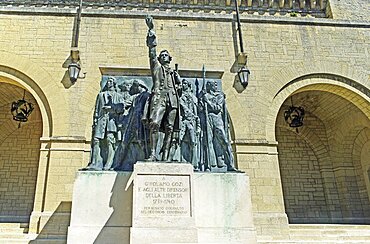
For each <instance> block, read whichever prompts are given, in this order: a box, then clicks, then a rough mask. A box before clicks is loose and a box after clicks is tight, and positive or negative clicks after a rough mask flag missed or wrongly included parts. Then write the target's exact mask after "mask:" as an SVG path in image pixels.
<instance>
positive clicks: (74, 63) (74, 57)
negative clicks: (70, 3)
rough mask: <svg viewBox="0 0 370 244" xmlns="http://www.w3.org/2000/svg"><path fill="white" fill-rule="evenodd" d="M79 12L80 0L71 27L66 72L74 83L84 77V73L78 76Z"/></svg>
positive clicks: (80, 11) (79, 68) (80, 8)
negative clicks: (71, 34)
mask: <svg viewBox="0 0 370 244" xmlns="http://www.w3.org/2000/svg"><path fill="white" fill-rule="evenodd" d="M81 14H82V0H80V4H79V6H78V8H77V14H76V19H75V25H74V28H73V31H74V33H73V37H72V45H71V55H70V57H71V62H70V64H69V65H68V74H69V79H70V81H71V82H72V83H75V82H76V81H77V79H84V78H85V77H86V73H84V74H83V76H80V71H81V64H80V51H79V50H78V39H79V35H80V23H81Z"/></svg>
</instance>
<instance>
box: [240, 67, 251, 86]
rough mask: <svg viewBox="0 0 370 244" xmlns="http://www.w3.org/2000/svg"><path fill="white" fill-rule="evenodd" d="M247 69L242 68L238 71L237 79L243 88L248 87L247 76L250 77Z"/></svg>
mask: <svg viewBox="0 0 370 244" xmlns="http://www.w3.org/2000/svg"><path fill="white" fill-rule="evenodd" d="M250 73H251V72H250V71H249V69H247V68H246V67H245V66H243V67H242V68H241V69H240V70H239V71H238V78H239V81H240V83H241V84H242V86H243V87H244V88H246V87H247V86H248V82H249V75H250Z"/></svg>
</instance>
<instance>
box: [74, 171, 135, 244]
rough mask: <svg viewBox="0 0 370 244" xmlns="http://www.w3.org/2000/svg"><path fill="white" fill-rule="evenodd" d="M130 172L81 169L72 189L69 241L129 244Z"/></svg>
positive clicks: (130, 210) (130, 213) (130, 209)
mask: <svg viewBox="0 0 370 244" xmlns="http://www.w3.org/2000/svg"><path fill="white" fill-rule="evenodd" d="M130 176H131V173H126V172H114V171H80V172H77V177H76V180H75V183H74V188H73V199H72V213H71V223H70V226H69V227H68V237H67V243H71V244H81V243H84V244H88V243H112V244H113V243H130V227H131V223H132V219H131V216H132V187H130V188H128V189H127V191H125V187H126V185H127V182H128V180H129V178H130Z"/></svg>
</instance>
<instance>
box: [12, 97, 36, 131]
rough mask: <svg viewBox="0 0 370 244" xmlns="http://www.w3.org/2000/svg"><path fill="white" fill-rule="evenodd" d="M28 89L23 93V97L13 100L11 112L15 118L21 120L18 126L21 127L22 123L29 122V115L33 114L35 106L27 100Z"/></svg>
mask: <svg viewBox="0 0 370 244" xmlns="http://www.w3.org/2000/svg"><path fill="white" fill-rule="evenodd" d="M25 95H26V91H24V93H23V98H22V99H20V100H18V101H16V102H13V103H12V107H11V109H10V112H11V113H12V115H13V120H15V121H19V125H18V128H20V126H21V123H22V122H23V123H24V122H27V121H28V117H29V116H30V115H31V113H32V111H33V109H34V106H33V104H32V103H30V102H28V101H26V100H25Z"/></svg>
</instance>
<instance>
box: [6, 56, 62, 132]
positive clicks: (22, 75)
mask: <svg viewBox="0 0 370 244" xmlns="http://www.w3.org/2000/svg"><path fill="white" fill-rule="evenodd" d="M0 82H6V83H10V84H13V85H17V86H20V87H22V88H24V89H26V90H28V91H29V92H30V93H31V94H32V96H33V97H34V98H35V99H36V101H37V104H38V106H39V107H40V111H41V115H42V121H43V132H42V136H43V137H50V136H52V135H53V134H54V133H58V132H59V131H66V130H65V128H64V127H66V125H58V131H55V121H58V119H59V118H62V117H66V116H67V114H66V112H65V111H63V108H64V107H65V104H66V99H65V97H64V95H63V94H62V93H60V92H59V93H57V92H56V91H58V89H60V88H61V87H63V86H62V84H58V82H56V81H55V79H54V78H53V77H52V75H50V74H49V73H48V72H47V71H46V70H45V69H43V68H42V66H41V65H38V64H36V63H33V62H32V61H30V60H29V59H27V58H24V57H22V56H18V55H15V54H13V53H8V52H1V51H0Z"/></svg>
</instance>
